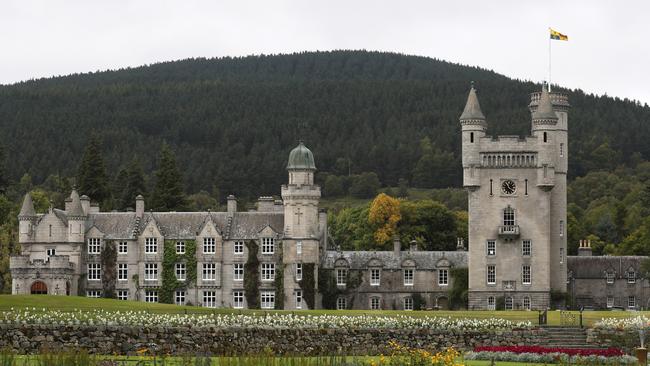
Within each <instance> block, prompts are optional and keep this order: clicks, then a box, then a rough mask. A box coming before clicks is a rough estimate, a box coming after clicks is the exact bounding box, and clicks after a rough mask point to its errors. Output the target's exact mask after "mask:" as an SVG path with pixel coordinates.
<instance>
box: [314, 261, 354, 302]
mask: <svg viewBox="0 0 650 366" xmlns="http://www.w3.org/2000/svg"><path fill="white" fill-rule="evenodd" d="M361 276H362V273H361V271H360V270H351V269H348V273H347V279H346V281H345V288H343V287H342V286H341V287H340V286H337V285H336V271H335V270H333V269H323V268H319V269H318V291H319V292H320V293H321V294H322V300H321V303H322V306H323V309H336V299H337V298H338V297H339V296H342V295H348V294H350V293H351V292H352V291H354V290H356V288H357V287H359V285H360V284H361ZM352 303H353V301H348V308H352V305H353V304H352Z"/></svg>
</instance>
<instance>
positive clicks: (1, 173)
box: [0, 145, 8, 194]
mask: <svg viewBox="0 0 650 366" xmlns="http://www.w3.org/2000/svg"><path fill="white" fill-rule="evenodd" d="M7 185H8V179H7V172H6V171H5V150H4V148H3V147H2V145H0V194H3V193H5V191H6V190H7Z"/></svg>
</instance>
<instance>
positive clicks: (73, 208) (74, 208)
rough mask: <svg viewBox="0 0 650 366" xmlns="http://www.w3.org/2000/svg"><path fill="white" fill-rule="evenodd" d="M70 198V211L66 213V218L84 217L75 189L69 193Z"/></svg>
mask: <svg viewBox="0 0 650 366" xmlns="http://www.w3.org/2000/svg"><path fill="white" fill-rule="evenodd" d="M70 198H71V199H72V203H70V211H69V212H67V214H68V216H85V214H84V210H83V207H81V199H80V198H79V193H77V188H76V187H73V188H72V193H70Z"/></svg>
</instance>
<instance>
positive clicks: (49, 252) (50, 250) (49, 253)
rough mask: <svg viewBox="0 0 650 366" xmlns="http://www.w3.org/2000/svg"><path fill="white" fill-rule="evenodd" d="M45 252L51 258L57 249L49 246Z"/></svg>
mask: <svg viewBox="0 0 650 366" xmlns="http://www.w3.org/2000/svg"><path fill="white" fill-rule="evenodd" d="M45 254H46V255H47V259H48V260H49V259H50V257H51V256H53V255H56V249H55V248H47V249H46V250H45Z"/></svg>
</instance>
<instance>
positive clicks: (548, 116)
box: [533, 84, 557, 121]
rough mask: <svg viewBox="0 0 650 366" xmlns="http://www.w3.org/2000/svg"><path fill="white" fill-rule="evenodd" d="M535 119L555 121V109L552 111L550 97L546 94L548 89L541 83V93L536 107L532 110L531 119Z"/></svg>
mask: <svg viewBox="0 0 650 366" xmlns="http://www.w3.org/2000/svg"><path fill="white" fill-rule="evenodd" d="M537 120H554V121H557V115H556V114H555V111H553V103H551V97H550V95H549V94H548V90H547V88H546V87H545V85H544V84H542V94H541V96H540V97H539V102H538V104H537V109H536V110H535V112H533V121H537Z"/></svg>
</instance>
